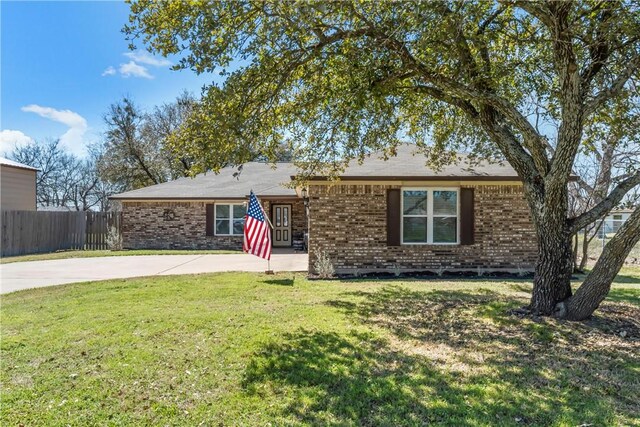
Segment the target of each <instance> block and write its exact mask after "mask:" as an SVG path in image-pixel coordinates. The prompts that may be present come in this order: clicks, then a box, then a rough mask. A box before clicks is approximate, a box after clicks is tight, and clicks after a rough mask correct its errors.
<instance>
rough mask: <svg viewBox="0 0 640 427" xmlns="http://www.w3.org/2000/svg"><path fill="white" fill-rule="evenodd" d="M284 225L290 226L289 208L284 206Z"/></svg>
mask: <svg viewBox="0 0 640 427" xmlns="http://www.w3.org/2000/svg"><path fill="white" fill-rule="evenodd" d="M282 225H283V226H285V227H288V226H289V208H282Z"/></svg>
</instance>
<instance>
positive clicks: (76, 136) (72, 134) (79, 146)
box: [22, 104, 89, 154]
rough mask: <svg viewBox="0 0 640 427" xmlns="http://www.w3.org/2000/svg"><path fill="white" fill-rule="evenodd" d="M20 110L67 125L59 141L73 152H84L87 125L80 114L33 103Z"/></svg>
mask: <svg viewBox="0 0 640 427" xmlns="http://www.w3.org/2000/svg"><path fill="white" fill-rule="evenodd" d="M22 111H25V112H28V113H35V114H37V115H39V116H41V117H44V118H47V119H50V120H53V121H54V122H58V123H62V124H63V125H65V126H68V127H69V129H68V130H67V131H66V132H65V133H64V134H63V135H62V136H61V137H60V143H62V145H65V146H66V147H67V148H69V150H71V151H72V152H73V153H75V154H83V153H84V152H85V141H84V134H85V133H86V131H87V129H88V128H89V126H87V121H86V120H85V118H84V117H82V116H81V115H80V114H78V113H74V112H73V111H71V110H56V109H55V108H51V107H41V106H40V105H35V104H31V105H27V106H26V107H22Z"/></svg>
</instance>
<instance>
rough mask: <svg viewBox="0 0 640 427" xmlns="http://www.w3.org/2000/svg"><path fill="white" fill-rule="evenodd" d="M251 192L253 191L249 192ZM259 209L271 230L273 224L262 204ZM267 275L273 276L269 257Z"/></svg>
mask: <svg viewBox="0 0 640 427" xmlns="http://www.w3.org/2000/svg"><path fill="white" fill-rule="evenodd" d="M251 191H253V190H251ZM259 205H260V209H262V215H264V218H265V219H266V220H267V224H269V227H271V229H272V230H273V224H271V220H270V219H269V217H268V216H267V213H266V212H265V211H264V208H263V207H262V204H260V203H259ZM266 273H267V274H273V271H271V257H269V259H268V260H267V271H266Z"/></svg>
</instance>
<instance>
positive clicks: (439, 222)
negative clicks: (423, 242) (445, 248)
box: [433, 217, 458, 243]
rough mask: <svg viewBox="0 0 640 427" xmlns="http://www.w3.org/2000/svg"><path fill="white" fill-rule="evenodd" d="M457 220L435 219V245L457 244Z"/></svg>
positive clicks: (452, 218) (451, 218)
mask: <svg viewBox="0 0 640 427" xmlns="http://www.w3.org/2000/svg"><path fill="white" fill-rule="evenodd" d="M457 227H458V222H457V218H455V217H449V218H433V243H455V242H456V241H457V240H458V239H457V234H458V232H457Z"/></svg>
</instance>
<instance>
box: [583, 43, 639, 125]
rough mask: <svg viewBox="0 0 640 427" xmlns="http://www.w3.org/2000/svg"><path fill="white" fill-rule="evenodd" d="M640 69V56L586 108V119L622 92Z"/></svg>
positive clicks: (631, 61)
mask: <svg viewBox="0 0 640 427" xmlns="http://www.w3.org/2000/svg"><path fill="white" fill-rule="evenodd" d="M639 68H640V55H636V56H634V57H633V58H632V59H631V60H630V61H629V62H628V63H627V66H626V67H625V68H624V69H623V70H622V72H621V73H620V75H618V77H617V78H616V79H615V80H614V81H613V83H611V85H610V86H609V87H608V88H606V89H603V90H602V91H601V92H599V93H598V94H597V95H596V96H595V97H594V98H593V99H592V100H591V101H589V102H588V103H587V105H586V107H585V117H588V116H589V115H591V114H593V113H594V112H595V111H596V110H597V109H598V108H599V107H600V106H601V105H602V104H604V103H605V102H607V101H608V100H609V99H611V98H613V97H615V96H616V95H617V94H619V93H620V91H622V89H623V88H624V85H625V84H626V83H627V82H628V81H629V79H630V78H631V76H633V74H634V73H635V72H636V71H637V70H638V69H639Z"/></svg>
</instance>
